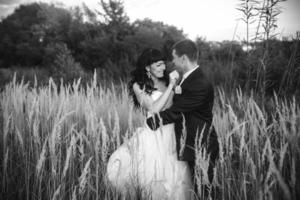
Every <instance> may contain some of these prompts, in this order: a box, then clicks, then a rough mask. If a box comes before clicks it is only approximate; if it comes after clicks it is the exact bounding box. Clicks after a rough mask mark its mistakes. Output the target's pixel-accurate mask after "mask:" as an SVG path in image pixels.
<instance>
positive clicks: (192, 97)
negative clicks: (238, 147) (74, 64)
mask: <svg viewBox="0 0 300 200" xmlns="http://www.w3.org/2000/svg"><path fill="white" fill-rule="evenodd" d="M181 88H182V93H181V94H175V95H174V98H173V105H172V106H171V107H170V108H168V109H166V110H164V111H161V112H159V114H156V115H154V117H151V118H148V119H147V124H148V126H149V127H150V128H151V129H152V130H156V129H157V128H158V127H159V125H160V123H162V124H163V125H165V124H169V123H175V135H176V147H177V153H179V150H180V138H181V135H182V130H183V129H182V128H183V126H182V122H183V116H184V119H185V127H186V141H185V147H184V149H183V153H182V154H181V155H180V156H179V159H181V160H185V161H193V160H194V159H195V150H194V146H195V140H196V136H197V131H198V132H199V135H200V133H201V131H202V129H203V128H204V132H203V137H202V138H203V139H202V141H201V143H202V144H204V143H205V142H207V141H209V143H211V142H212V143H213V144H214V145H217V136H216V133H215V132H214V131H212V132H211V133H210V134H209V138H208V137H207V136H208V133H209V130H210V128H211V123H212V108H213V102H214V90H213V86H212V84H211V82H210V81H209V80H208V79H207V77H206V76H205V75H204V73H203V72H202V70H201V68H200V67H198V68H197V69H196V70H195V71H193V72H192V73H191V74H190V75H189V76H188V77H187V78H186V79H185V80H184V81H183V83H182V84H181ZM159 116H160V118H159ZM160 119H161V121H160ZM209 150H210V149H208V152H209Z"/></svg>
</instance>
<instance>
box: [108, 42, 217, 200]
mask: <svg viewBox="0 0 300 200" xmlns="http://www.w3.org/2000/svg"><path fill="white" fill-rule="evenodd" d="M198 54H199V52H198V49H197V46H196V44H195V43H194V42H193V41H191V40H182V41H179V42H177V43H175V44H174V45H173V47H172V57H173V60H172V62H173V64H174V65H175V70H174V71H172V72H171V73H170V74H168V75H167V74H166V71H165V70H166V65H165V63H164V58H163V56H162V54H161V52H160V51H159V50H156V49H146V50H145V51H144V52H143V53H142V54H141V55H140V57H139V58H138V61H137V64H136V69H135V70H134V71H133V73H132V80H131V81H130V83H129V91H130V94H131V95H132V97H133V102H134V104H135V106H136V107H139V108H141V109H144V110H146V111H147V120H146V123H145V125H144V126H143V127H140V128H138V129H137V130H136V131H135V133H134V134H133V136H132V137H131V138H130V139H129V140H128V141H126V142H124V143H123V144H122V145H121V146H120V147H119V148H118V149H117V150H116V151H115V152H114V153H113V154H112V155H111V157H110V158H109V161H108V165H107V177H108V180H109V182H110V183H111V184H112V185H113V186H115V187H116V188H117V189H118V190H119V191H121V192H128V191H130V190H132V189H133V188H135V187H139V188H142V189H143V191H146V192H147V191H148V192H149V195H150V196H151V198H152V199H178V200H179V199H180V200H181V199H182V200H188V199H192V198H193V196H194V192H195V191H197V189H198V188H201V187H202V186H201V185H199V184H198V185H197V182H196V181H195V176H196V173H195V166H196V165H199V163H198V164H197V163H195V157H196V155H195V145H201V146H203V147H204V148H205V150H206V152H207V153H208V154H210V162H209V166H208V171H207V172H206V173H207V174H208V179H209V182H210V183H212V180H213V177H214V173H213V171H214V170H213V169H214V166H215V161H216V159H217V156H218V153H219V144H218V139H217V135H216V132H215V131H214V128H213V126H212V118H213V116H212V108H213V101H214V90H213V86H212V84H211V82H210V81H209V80H208V79H207V77H206V76H205V75H204V73H203V71H202V70H201V68H200V67H199V66H198V64H197V60H198ZM179 74H180V75H181V77H182V78H181V80H178V79H179ZM200 134H201V137H200ZM199 138H200V139H201V141H197V140H199ZM197 173H198V172H197ZM197 176H201V175H200V174H198V175H197Z"/></svg>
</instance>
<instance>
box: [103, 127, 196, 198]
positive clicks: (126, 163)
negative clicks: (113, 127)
mask: <svg viewBox="0 0 300 200" xmlns="http://www.w3.org/2000/svg"><path fill="white" fill-rule="evenodd" d="M107 177H108V180H109V181H110V182H111V184H112V185H113V186H114V187H116V188H117V189H118V190H119V191H121V192H128V191H130V190H131V189H133V187H139V188H142V189H143V190H144V191H147V192H148V193H149V194H150V195H151V198H152V199H178V200H179V199H180V200H185V199H191V198H190V197H191V194H192V184H191V177H190V171H189V167H188V164H187V163H186V162H183V161H179V160H178V159H177V152H176V140H175V133H174V124H168V125H165V126H163V127H162V128H160V129H158V130H157V131H152V130H151V129H149V128H148V127H146V126H145V127H142V128H138V129H137V131H136V132H135V133H134V134H133V137H132V138H130V139H129V140H128V141H127V142H125V143H123V144H122V145H121V146H120V147H119V148H118V149H117V150H116V151H115V152H114V153H113V154H112V155H111V157H110V158H109V161H108V165H107Z"/></svg>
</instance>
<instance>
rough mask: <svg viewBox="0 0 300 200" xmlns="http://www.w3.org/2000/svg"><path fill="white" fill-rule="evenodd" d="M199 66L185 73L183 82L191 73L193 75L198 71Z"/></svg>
mask: <svg viewBox="0 0 300 200" xmlns="http://www.w3.org/2000/svg"><path fill="white" fill-rule="evenodd" d="M198 67H199V65H197V66H196V67H195V68H193V69H191V70H189V71H187V72H185V73H184V74H183V76H182V82H183V80H185V79H186V78H187V77H188V76H189V75H190V74H191V73H193V71H195V70H196V69H198Z"/></svg>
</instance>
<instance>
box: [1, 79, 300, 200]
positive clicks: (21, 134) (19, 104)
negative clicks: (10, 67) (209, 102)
mask: <svg viewBox="0 0 300 200" xmlns="http://www.w3.org/2000/svg"><path fill="white" fill-rule="evenodd" d="M95 80H96V77H94V80H92V81H91V83H90V84H88V85H86V87H81V86H80V80H78V81H77V82H74V83H73V84H72V85H69V86H63V85H61V86H58V85H55V83H54V82H53V81H52V80H51V79H50V80H49V85H48V86H47V87H33V88H29V87H28V84H25V83H23V82H21V83H17V82H16V79H14V80H12V82H11V83H10V84H8V85H6V87H5V89H4V91H3V92H2V93H1V96H0V103H1V107H0V111H1V117H0V122H1V125H0V126H1V137H0V140H1V141H0V144H1V146H0V158H1V159H0V167H1V172H0V177H1V179H0V180H1V183H0V191H1V199H28V200H29V199H30V200H31V199H43V200H44V199H72V200H73V199H77V200H80V199H119V198H120V194H118V193H117V192H116V191H115V190H114V189H113V188H112V187H111V186H110V185H109V183H108V181H107V179H106V164H107V160H108V157H109V155H110V153H111V152H112V151H114V150H115V149H116V148H117V147H118V146H119V145H120V144H121V143H122V142H123V141H124V140H126V139H127V138H129V137H130V136H131V135H132V133H133V131H134V130H135V129H136V128H137V127H139V126H142V124H143V121H144V119H145V117H144V116H143V115H142V113H141V112H139V111H136V110H134V109H133V106H132V103H131V101H130V99H129V96H128V91H127V89H126V87H125V85H122V84H121V86H120V87H116V86H114V85H111V86H110V87H107V88H103V87H102V86H101V85H98V84H97V82H96V81H95ZM83 88H85V89H83ZM216 96H217V98H216V101H215V107H214V125H215V127H216V130H217V133H218V135H219V142H220V149H221V151H220V158H219V160H218V162H217V167H216V170H215V178H214V184H213V187H214V188H216V190H213V191H214V192H215V193H216V196H217V197H218V199H224V200H225V199H296V198H297V197H299V187H300V183H299V180H300V179H299V172H297V170H298V168H299V166H300V165H299V163H300V161H299V158H300V156H299V155H300V148H299V130H300V111H299V106H297V104H296V102H295V101H291V102H288V101H281V100H278V99H277V97H276V95H274V98H272V99H271V100H270V105H271V106H269V107H268V109H265V108H260V107H259V106H258V103H257V102H256V101H255V100H254V98H253V97H252V96H246V95H244V94H242V92H241V91H240V90H237V91H236V93H234V94H225V93H224V91H223V90H222V89H220V90H219V91H218V92H217V94H216ZM201 148H202V147H197V150H198V154H197V161H198V162H197V169H199V170H200V171H202V172H203V174H204V175H205V174H206V170H207V165H206V164H205V162H207V160H208V159H209V156H208V157H207V155H205V152H203V151H201ZM200 161H201V162H200ZM196 178H197V181H198V182H200V183H201V182H205V180H203V179H204V178H205V176H203V177H200V175H199V176H197V177H196ZM197 195H198V197H199V198H201V196H202V194H201V190H200V191H199V193H198V194H197ZM141 196H143V195H142V194H141V193H140V191H139V189H137V191H136V193H135V194H130V195H129V196H128V197H127V199H139V198H140V197H141ZM201 199H203V198H201Z"/></svg>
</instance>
